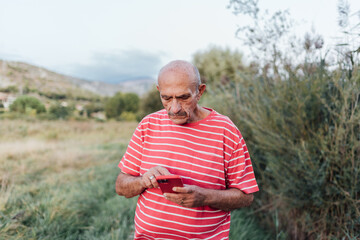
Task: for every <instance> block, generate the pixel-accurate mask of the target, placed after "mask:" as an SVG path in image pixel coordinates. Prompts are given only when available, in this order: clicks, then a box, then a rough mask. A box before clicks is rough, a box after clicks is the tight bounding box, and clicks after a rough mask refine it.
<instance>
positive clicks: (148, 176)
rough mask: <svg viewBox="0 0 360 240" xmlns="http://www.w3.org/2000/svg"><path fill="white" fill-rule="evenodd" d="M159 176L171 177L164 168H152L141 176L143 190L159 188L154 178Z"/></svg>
mask: <svg viewBox="0 0 360 240" xmlns="http://www.w3.org/2000/svg"><path fill="white" fill-rule="evenodd" d="M161 175H171V173H170V172H169V171H168V170H167V169H166V168H164V167H161V166H156V167H152V168H150V169H149V171H147V172H146V173H144V174H143V175H142V176H141V180H142V185H143V187H144V188H157V187H159V185H158V183H157V181H156V177H157V176H161Z"/></svg>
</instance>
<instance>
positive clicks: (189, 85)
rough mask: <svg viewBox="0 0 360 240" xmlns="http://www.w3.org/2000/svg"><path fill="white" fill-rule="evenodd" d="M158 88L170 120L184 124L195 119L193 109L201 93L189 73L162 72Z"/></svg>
mask: <svg viewBox="0 0 360 240" xmlns="http://www.w3.org/2000/svg"><path fill="white" fill-rule="evenodd" d="M158 83H159V85H158V90H159V92H160V98H161V102H162V104H163V105H164V107H165V109H166V111H167V114H168V115H169V118H170V120H171V121H173V122H174V123H175V124H185V123H191V122H193V121H195V116H194V113H195V110H196V107H197V103H198V101H199V100H200V96H201V94H199V91H197V89H196V84H195V83H194V80H192V79H190V76H189V74H186V73H183V72H176V71H166V72H163V73H162V74H161V75H160V76H159V79H158Z"/></svg>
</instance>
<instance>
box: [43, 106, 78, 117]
mask: <svg viewBox="0 0 360 240" xmlns="http://www.w3.org/2000/svg"><path fill="white" fill-rule="evenodd" d="M73 110H74V109H73V108H72V107H65V106H62V105H61V104H53V105H52V106H51V107H50V108H49V114H50V115H51V116H52V118H54V119H68V118H69V117H70V116H71V115H72V112H73Z"/></svg>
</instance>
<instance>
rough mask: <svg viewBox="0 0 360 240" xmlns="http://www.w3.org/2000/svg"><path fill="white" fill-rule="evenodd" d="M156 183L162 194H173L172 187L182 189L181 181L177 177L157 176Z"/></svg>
mask: <svg viewBox="0 0 360 240" xmlns="http://www.w3.org/2000/svg"><path fill="white" fill-rule="evenodd" d="M156 181H157V182H158V184H159V187H160V189H161V191H162V192H163V193H175V192H174V191H173V190H172V188H173V187H183V186H184V185H183V183H182V180H181V178H180V176H178V175H163V176H157V177H156Z"/></svg>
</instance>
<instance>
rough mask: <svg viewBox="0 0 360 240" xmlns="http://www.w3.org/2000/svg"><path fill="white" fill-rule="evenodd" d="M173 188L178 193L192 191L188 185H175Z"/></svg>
mask: <svg viewBox="0 0 360 240" xmlns="http://www.w3.org/2000/svg"><path fill="white" fill-rule="evenodd" d="M172 190H173V191H174V192H178V193H192V190H191V189H190V188H187V187H173V188H172Z"/></svg>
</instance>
